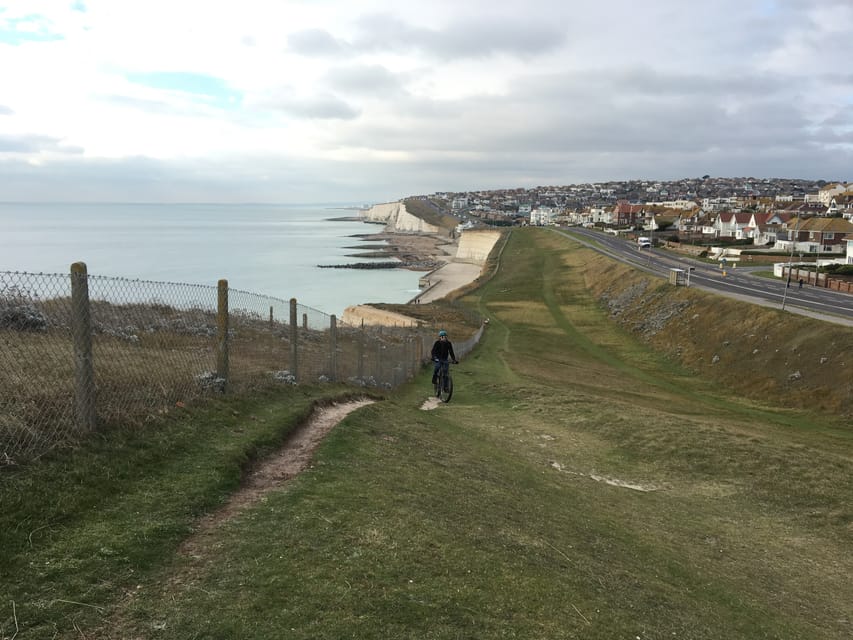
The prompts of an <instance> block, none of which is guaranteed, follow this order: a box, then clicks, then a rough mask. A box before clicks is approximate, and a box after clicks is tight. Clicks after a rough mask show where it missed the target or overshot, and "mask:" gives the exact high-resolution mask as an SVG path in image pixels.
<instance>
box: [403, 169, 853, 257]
mask: <svg viewBox="0 0 853 640" xmlns="http://www.w3.org/2000/svg"><path fill="white" fill-rule="evenodd" d="M417 197H418V198H421V199H423V200H428V201H429V202H432V203H436V204H438V206H440V207H441V208H442V209H444V210H445V211H446V212H447V213H452V214H453V215H455V216H457V217H459V218H460V219H461V220H462V221H463V223H462V224H461V225H460V230H464V229H465V228H472V227H482V226H509V225H581V226H587V227H600V228H606V229H612V230H623V231H628V230H638V231H639V230H646V231H653V232H660V233H661V234H663V235H664V236H666V235H672V236H678V238H679V239H680V240H681V241H682V242H685V241H686V242H707V241H719V240H728V241H741V242H743V243H744V244H746V243H749V244H753V245H756V246H760V247H766V248H768V249H770V248H775V249H776V250H783V251H784V250H788V249H791V248H793V249H794V251H796V252H798V253H803V254H822V255H824V256H825V255H826V254H830V255H832V254H838V255H840V256H843V255H846V256H847V260H846V262H847V263H848V264H853V248H850V249H849V248H848V246H847V245H853V183H850V182H828V181H824V180H803V179H784V178H763V179H758V178H713V177H710V176H707V175H706V176H703V177H701V178H685V179H682V180H675V181H654V180H627V181H610V182H599V183H587V184H576V185H568V186H559V187H558V186H547V187H546V186H543V187H536V188H531V189H499V190H491V191H469V192H455V193H452V192H439V193H434V194H431V195H429V196H417Z"/></svg>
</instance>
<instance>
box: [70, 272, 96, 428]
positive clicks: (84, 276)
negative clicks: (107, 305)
mask: <svg viewBox="0 0 853 640" xmlns="http://www.w3.org/2000/svg"><path fill="white" fill-rule="evenodd" d="M71 334H72V337H73V340H74V398H75V401H76V405H77V406H76V408H77V426H78V428H79V429H80V431H83V432H87V431H94V429H95V426H96V413H95V367H94V361H93V358H92V317H91V310H90V308H89V274H88V272H87V270H86V263H85V262H75V263H74V264H72V265H71Z"/></svg>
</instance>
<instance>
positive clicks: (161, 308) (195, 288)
mask: <svg viewBox="0 0 853 640" xmlns="http://www.w3.org/2000/svg"><path fill="white" fill-rule="evenodd" d="M74 278H75V276H74V274H73V269H72V274H71V275H70V276H69V275H68V274H41V273H39V274H34V273H24V272H8V271H0V463H2V462H4V461H5V462H6V463H11V462H14V461H19V460H20V461H23V460H26V459H29V458H32V457H35V456H38V455H42V454H43V453H44V452H46V451H48V450H50V449H52V448H55V447H61V446H66V445H69V444H72V443H74V442H75V441H77V439H78V438H79V437H80V436H81V435H83V434H85V433H87V432H88V431H90V430H91V428H93V427H94V425H95V424H97V425H114V424H139V423H143V422H145V421H147V420H152V419H156V418H158V417H159V416H162V415H165V414H166V413H168V412H169V411H170V410H171V409H172V408H173V407H174V406H175V405H176V404H179V405H180V404H183V403H186V402H189V401H191V400H193V399H197V398H200V397H204V396H205V395H207V394H210V393H217V392H222V391H224V390H225V389H226V384H227V389H228V391H229V392H242V391H245V390H248V389H250V388H253V387H257V386H260V385H270V384H300V383H308V384H316V383H324V382H341V383H345V384H349V385H353V386H359V387H374V388H378V389H391V388H393V387H396V386H397V385H399V384H401V383H403V382H405V381H406V380H408V379H410V378H411V377H412V376H414V375H415V374H416V373H417V371H418V369H419V368H420V367H421V366H422V365H423V363H424V362H425V361H426V360H428V358H429V350H430V348H431V346H432V340H433V336H432V331H429V330H427V329H423V328H416V327H410V328H402V327H400V328H389V327H374V326H369V327H364V326H361V327H354V326H351V325H347V324H345V323H342V322H339V321H338V320H337V319H336V318H334V317H333V316H330V315H328V314H325V313H323V312H321V311H318V310H316V309H312V308H310V307H306V306H304V305H300V304H298V303H297V302H296V301H295V300H282V299H279V298H273V297H270V296H264V295H261V294H255V293H251V292H247V291H240V290H236V289H228V290H227V329H228V330H227V336H226V338H225V340H224V343H225V344H226V345H227V346H226V347H225V348H226V353H227V365H226V367H225V371H218V370H217V369H218V368H220V367H221V366H222V365H221V360H219V359H218V355H221V349H222V348H223V347H222V336H221V335H219V330H218V327H219V320H221V317H222V314H224V313H225V311H224V310H222V309H220V307H219V304H220V300H219V296H218V294H219V291H218V288H217V287H214V286H208V285H194V284H185V283H174V282H153V281H145V280H129V279H123V278H112V277H105V276H94V275H89V276H86V275H85V271H84V272H83V276H82V280H79V279H78V280H77V281H76V282H83V283H84V284H85V288H86V290H87V296H86V300H87V304H86V307H85V310H83V309H81V308H78V307H79V305H78V304H77V302H75V301H77V300H78V298H77V297H75V296H77V295H78V293H75V291H78V292H79V289H77V290H75V288H74V287H73V286H72V282H75V280H74ZM84 311H85V313H84ZM218 314H220V315H219V317H218ZM84 319H85V320H86V321H85V322H83V320H84ZM81 327H85V328H86V331H85V335H83V334H82V333H81ZM477 340H479V333H478V334H477V336H475V337H474V338H472V339H471V340H468V341H464V342H461V343H459V344H457V345H455V346H456V352H457V355H459V356H460V357H461V355H463V354H465V353H467V352H468V351H470V349H471V348H473V345H474V344H476V342H477ZM87 367H89V369H88V370H89V371H90V372H91V375H88V376H87V375H85V374H86V371H87ZM88 403H91V405H92V418H93V419H92V420H91V422H90V421H87V420H86V408H87V404H88Z"/></svg>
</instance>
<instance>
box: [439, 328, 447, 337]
mask: <svg viewBox="0 0 853 640" xmlns="http://www.w3.org/2000/svg"><path fill="white" fill-rule="evenodd" d="M438 335H439V337H440V336H444V337H447V331H445V330H444V329H442V330H441V331H439V332H438Z"/></svg>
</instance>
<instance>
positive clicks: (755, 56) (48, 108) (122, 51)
mask: <svg viewBox="0 0 853 640" xmlns="http://www.w3.org/2000/svg"><path fill="white" fill-rule="evenodd" d="M851 61H853V1H851V0H713V1H708V2H702V3H693V2H685V1H684V0H647V1H646V2H637V0H597V1H595V2H592V1H583V2H582V1H580V0H526V1H525V2H516V1H514V0H506V1H504V2H495V1H494V0H487V1H486V0H465V1H460V0H453V1H447V0H429V1H426V2H421V1H420V0H406V1H405V2H400V1H398V2H387V1H384V0H358V1H354V0H346V1H345V0H305V1H286V0H239V1H237V0H229V1H226V0H145V1H142V0H76V1H74V0H0V200H6V201H8V200H40V201H44V200H48V201H145V202H160V201H166V202H181V201H184V202H186V201H194V202H198V201H205V202H210V201H220V202H247V201H252V202H291V203H305V202H344V201H351V202H376V201H384V200H392V199H397V198H400V197H403V196H406V195H411V194H419V193H431V192H434V191H439V190H468V189H492V188H502V187H528V186H536V185H552V184H569V183H578V182H586V181H595V180H608V179H629V178H654V179H671V178H681V177H695V176H701V175H704V174H706V173H707V174H711V175H714V176H756V177H774V176H775V177H799V178H815V179H816V178H823V179H827V180H839V179H840V180H850V179H853V64H851Z"/></svg>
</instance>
